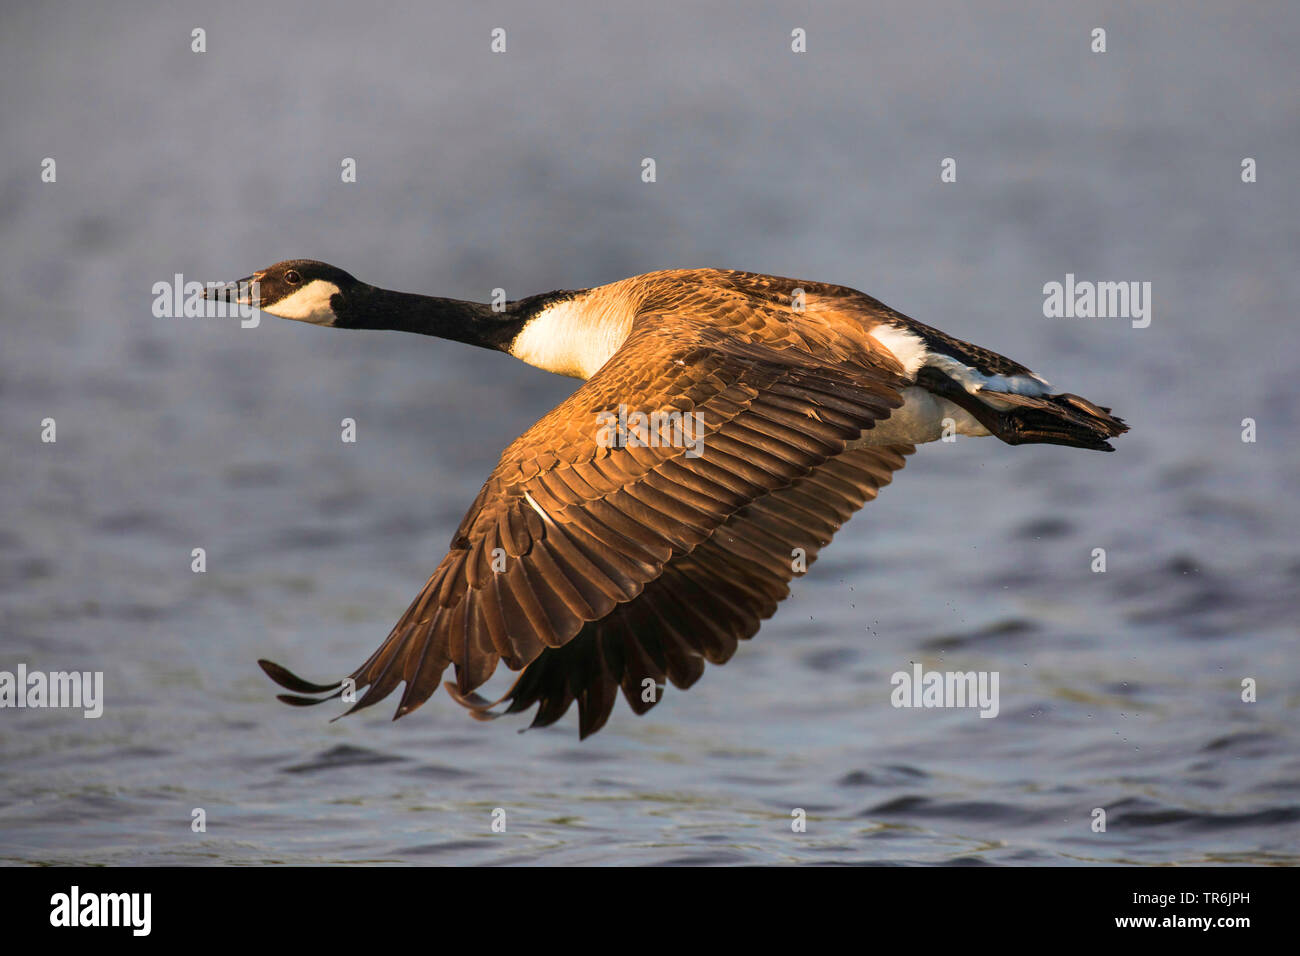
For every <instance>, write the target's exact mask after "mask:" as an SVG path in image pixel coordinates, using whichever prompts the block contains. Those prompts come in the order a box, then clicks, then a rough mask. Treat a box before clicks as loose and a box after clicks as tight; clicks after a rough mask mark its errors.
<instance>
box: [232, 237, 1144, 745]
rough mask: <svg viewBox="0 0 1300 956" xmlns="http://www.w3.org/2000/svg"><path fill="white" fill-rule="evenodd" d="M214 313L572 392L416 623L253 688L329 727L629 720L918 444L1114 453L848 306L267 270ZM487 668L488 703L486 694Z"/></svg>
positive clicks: (752, 625)
mask: <svg viewBox="0 0 1300 956" xmlns="http://www.w3.org/2000/svg"><path fill="white" fill-rule="evenodd" d="M208 297H209V298H217V299H222V300H224V301H226V302H229V303H239V304H242V305H246V306H255V307H257V308H259V309H261V311H263V312H265V313H267V314H269V315H274V316H279V317H280V318H285V319H295V320H298V321H301V322H309V323H312V324H315V325H323V326H331V327H334V328H344V329H396V330H401V331H406V332H418V333H421V334H424V335H433V336H437V337H439V338H444V339H452V340H454V341H456V342H464V343H467V344H470V345H478V346H482V347H486V348H492V349H497V350H500V351H503V352H508V353H509V354H511V355H513V356H514V357H516V358H518V359H520V360H522V361H524V362H527V363H528V364H530V365H534V366H537V367H538V368H542V369H546V370H547V371H550V372H555V373H557V374H560V375H567V376H572V377H574V378H579V379H583V380H584V384H583V385H581V386H580V387H579V388H578V389H577V390H576V391H575V392H574V393H573V394H572V395H570V396H569V397H568V398H567V399H566V400H565V401H563V402H561V403H560V404H559V405H558V406H557V407H556V408H554V409H553V410H552V411H550V412H548V413H547V414H546V415H545V416H543V417H542V419H541V420H540V421H538V422H537V423H536V424H535V425H533V426H532V427H531V428H529V429H528V430H527V431H526V432H524V433H523V435H521V436H520V437H519V438H518V439H516V440H515V441H514V442H513V443H511V444H510V446H509V447H508V448H506V450H505V451H504V452H503V453H502V455H501V460H500V462H499V463H498V464H497V466H496V468H495V469H494V470H493V471H492V473H491V474H490V475H489V476H488V479H487V481H486V482H485V483H484V485H483V488H482V490H481V491H480V492H479V494H478V497H477V498H476V499H475V500H474V503H473V504H472V505H470V508H469V512H468V513H467V514H466V515H465V518H464V520H463V521H462V522H461V523H460V527H459V528H457V529H456V532H455V534H453V535H452V539H451V546H450V549H449V550H448V552H447V555H446V556H445V557H444V558H443V559H442V561H441V562H440V563H439V564H438V566H437V568H436V569H435V570H434V572H433V574H432V575H431V576H430V577H429V580H428V581H427V582H426V583H425V585H424V587H423V588H422V589H421V590H420V593H419V594H418V595H417V596H416V598H415V600H414V601H412V602H411V605H410V607H408V608H407V609H406V612H405V613H404V614H403V615H402V616H401V618H400V619H399V620H398V622H397V624H396V625H395V626H394V627H393V629H392V631H391V632H390V633H389V635H388V637H386V638H385V639H384V641H383V643H381V644H380V645H379V647H378V648H377V649H376V650H375V652H374V653H373V654H371V655H370V657H369V658H368V659H367V660H366V661H365V663H363V664H362V665H361V666H360V667H358V668H357V669H356V670H355V671H353V672H352V674H351V675H349V677H347V678H344V679H342V680H340V681H338V682H336V683H333V684H315V683H311V682H309V681H306V680H303V679H302V678H300V677H298V676H297V675H295V674H293V673H291V672H290V671H289V670H287V669H285V668H284V667H281V666H280V665H278V664H274V663H272V662H270V661H259V663H260V665H261V666H262V668H263V670H264V671H265V672H266V673H267V674H268V675H269V676H270V677H271V679H272V680H274V681H275V682H276V683H277V684H279V685H280V686H281V687H283V688H284V689H286V690H287V691H289V692H290V693H288V694H281V695H280V699H281V700H283V701H285V702H287V703H290V704H295V705H307V704H316V703H320V702H322V701H324V700H329V699H332V698H334V697H338V696H340V695H345V701H354V703H353V706H352V707H351V709H350V710H348V711H346V713H352V712H353V711H356V710H359V709H361V708H363V707H368V706H370V705H371V704H374V703H376V702H378V701H380V700H382V699H384V698H385V697H387V696H388V695H390V694H391V693H392V692H393V691H394V690H396V689H397V687H398V686H399V685H402V684H404V685H405V687H404V690H403V692H402V696H401V701H400V703H399V704H398V706H397V712H396V715H395V716H394V719H396V718H397V717H401V716H403V715H405V714H407V713H410V712H411V711H412V710H414V709H415V708H417V707H419V706H420V705H421V704H423V703H424V702H425V701H426V700H428V699H429V697H430V695H432V694H433V693H434V691H435V690H436V689H437V687H438V685H439V683H443V678H444V675H445V674H447V671H448V667H450V668H451V676H452V678H453V679H450V680H447V681H446V682H445V683H444V686H445V687H446V689H447V691H448V693H449V694H450V696H451V697H453V698H454V699H455V700H456V701H458V702H459V703H460V704H462V705H463V706H465V707H466V708H468V709H469V711H470V713H471V714H472V715H474V716H475V717H479V718H482V719H490V718H493V717H496V716H499V715H500V714H502V713H514V712H519V711H523V710H526V709H528V708H530V707H532V706H533V705H538V707H537V713H536V715H535V717H534V719H533V722H532V725H531V726H545V725H548V724H551V723H554V722H555V721H556V720H558V719H559V718H560V717H561V716H562V715H563V714H564V713H565V712H566V711H567V710H568V709H569V707H570V706H571V705H572V704H573V703H574V702H575V701H576V702H577V704H578V729H579V734H580V735H581V736H582V737H584V738H585V737H587V736H588V735H590V734H592V733H594V732H595V731H597V730H599V729H600V728H601V727H602V726H603V725H604V724H605V722H606V720H607V719H608V718H609V714H610V711H611V709H612V708H613V706H614V701H615V698H616V697H617V695H618V692H619V691H620V690H621V691H622V693H623V696H624V697H625V699H626V700H627V702H628V704H629V706H630V707H631V709H632V710H633V711H634V712H636V713H637V714H642V713H645V712H646V711H647V710H649V709H650V708H651V707H653V706H654V705H655V703H657V702H658V701H659V699H660V698H661V697H662V694H663V690H664V688H665V686H666V683H667V682H671V683H672V684H673V685H674V686H676V687H678V688H682V689H684V688H687V687H690V686H691V685H692V684H693V683H695V681H696V680H698V679H699V677H700V676H701V674H702V673H703V671H704V665H705V662H706V661H707V662H709V663H713V664H722V663H725V662H726V661H727V660H728V659H729V658H730V657H731V655H732V654H733V653H735V650H736V647H737V643H738V642H739V641H741V640H745V639H747V638H750V637H752V636H753V635H754V634H755V632H757V631H758V628H759V625H760V623H761V622H762V621H763V620H765V619H766V618H768V617H770V616H771V615H772V614H774V613H775V612H776V608H777V605H778V603H779V602H780V601H781V600H782V598H784V597H785V596H786V595H787V594H788V593H789V582H790V581H791V579H792V578H794V577H796V576H797V575H798V574H801V573H802V571H803V570H804V569H805V568H806V567H807V566H808V565H810V564H811V563H812V562H813V561H814V560H815V559H816V557H817V552H818V549H820V548H822V547H824V546H825V545H826V544H828V543H829V542H830V540H831V537H832V535H834V533H835V532H836V530H838V529H839V527H840V525H842V524H843V523H844V522H845V521H847V520H848V519H849V517H850V516H851V515H853V513H854V512H856V511H857V510H858V509H859V508H861V507H862V506H863V505H864V504H865V503H866V502H868V501H870V500H871V499H872V498H874V497H875V496H876V493H877V492H878V491H879V490H880V488H881V487H883V486H884V485H886V484H888V483H889V482H890V480H891V479H892V478H893V473H894V472H895V471H897V470H898V469H900V468H902V467H903V464H904V461H905V459H906V457H907V456H908V455H910V454H912V452H913V450H914V446H915V445H917V444H920V443H923V442H931V441H935V440H937V439H939V438H941V437H943V435H944V434H945V429H947V431H948V432H949V433H954V432H955V433H957V434H962V435H993V436H996V437H997V438H1000V439H1002V441H1004V442H1006V443H1007V444H1010V445H1020V444H1030V443H1041V442H1046V443H1051V444H1058V445H1067V446H1070V447H1073V448H1091V449H1098V450H1102V451H1111V450H1112V448H1111V445H1110V442H1109V441H1108V439H1110V438H1113V437H1114V436H1116V435H1119V434H1121V433H1122V432H1124V431H1126V430H1127V426H1126V425H1125V424H1124V422H1123V421H1122V420H1121V419H1119V418H1116V417H1115V416H1113V415H1111V414H1110V410H1109V409H1107V408H1103V407H1101V406H1098V405H1094V404H1093V403H1092V402H1090V401H1088V400H1086V399H1084V398H1081V397H1079V396H1078V395H1072V394H1070V393H1068V392H1057V391H1055V390H1053V388H1052V387H1051V385H1049V384H1048V382H1046V381H1045V380H1044V379H1042V378H1040V377H1039V376H1038V375H1036V374H1034V373H1033V372H1031V371H1030V370H1029V369H1028V368H1026V367H1025V366H1023V365H1020V364H1018V363H1016V362H1013V361H1012V360H1010V359H1007V358H1004V357H1003V356H1001V355H998V354H996V353H994V352H991V351H989V350H987V349H984V348H980V347H979V346H975V345H971V344H969V343H967V342H963V341H961V340H959V339H955V338H953V337H951V336H949V335H946V334H944V333H943V332H940V331H939V330H937V329H933V328H931V327H929V326H927V325H922V324H921V323H920V322H916V321H914V320H912V319H909V318H908V317H907V316H905V315H902V314H900V313H898V312H895V311H894V310H893V309H891V308H889V307H888V306H886V305H884V304H883V303H881V302H879V301H877V300H876V299H873V298H871V297H870V296H868V295H865V294H863V293H861V292H858V291H856V290H854V289H850V288H846V287H844V286H838V285H830V284H827V283H822V282H810V281H802V280H795V279H785V278H781V277H778V276H770V275H758V274H754V273H748V272H734V271H728V270H722V269H676V270H670V271H664V272H652V273H648V274H646V275H640V276H634V277H632V278H629V279H623V280H621V281H618V282H613V283H611V284H609V285H603V286H599V287H596V288H591V289H580V290H573V291H557V292H549V293H544V294H541V295H534V296H530V297H528V298H524V299H519V300H517V301H512V302H505V303H499V304H497V305H496V306H493V305H489V304H482V303H477V302H465V301H460V300H456V299H444V298H435V297H432V296H423V295H411V294H407V293H402V292H393V291H389V290H385V289H380V288H376V287H374V286H371V285H367V284H366V283H364V282H361V281H360V280H358V279H355V278H353V277H352V276H351V275H349V274H348V273H347V272H344V271H343V270H342V269H339V268H336V267H334V266H330V265H326V264H325V263H322V262H315V261H312V260H306V259H295V260H291V261H287V262H280V263H277V264H275V265H273V266H271V267H270V268H267V269H265V270H263V271H261V272H258V273H255V274H254V275H252V276H250V277H248V278H247V279H244V280H240V281H239V282H238V283H229V284H226V285H223V286H220V287H217V286H214V287H212V288H210V290H209V292H208ZM499 662H504V663H505V664H506V666H507V667H509V668H510V669H511V670H514V671H518V672H520V673H519V676H518V678H517V680H516V681H515V682H514V684H513V686H512V687H511V688H510V689H509V690H508V691H507V692H506V693H505V695H504V696H503V697H502V698H501V699H500V700H497V701H490V700H487V699H484V698H483V697H482V696H481V695H480V694H478V693H477V690H478V689H479V688H480V687H481V686H482V685H483V684H484V683H485V682H486V681H487V680H488V679H489V678H490V677H491V676H492V674H493V672H494V671H495V670H496V667H497V664H498V663H499Z"/></svg>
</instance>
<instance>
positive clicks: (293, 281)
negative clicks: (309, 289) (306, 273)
mask: <svg viewBox="0 0 1300 956" xmlns="http://www.w3.org/2000/svg"><path fill="white" fill-rule="evenodd" d="M284 281H285V282H287V283H289V285H297V284H298V283H299V282H301V281H302V276H300V275H298V273H296V272H294V271H293V270H292V269H290V270H289V271H288V272H286V273H285V274H284Z"/></svg>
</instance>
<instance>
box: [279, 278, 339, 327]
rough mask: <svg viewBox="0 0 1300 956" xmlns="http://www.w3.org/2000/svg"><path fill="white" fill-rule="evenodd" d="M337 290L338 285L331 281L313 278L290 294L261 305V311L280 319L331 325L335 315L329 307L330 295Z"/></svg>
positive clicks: (334, 293) (336, 292) (335, 293)
mask: <svg viewBox="0 0 1300 956" xmlns="http://www.w3.org/2000/svg"><path fill="white" fill-rule="evenodd" d="M338 292H339V287H338V286H336V285H335V284H334V283H333V282H326V281H325V280H324V279H313V280H312V281H311V282H308V283H307V284H306V285H305V286H303V287H302V288H301V289H299V290H298V291H297V292H294V293H293V294H292V295H287V296H285V297H284V298H283V299H281V300H280V301H278V302H274V303H272V304H271V305H268V306H263V307H262V311H263V312H265V313H267V314H268V315H274V316H276V317H278V318H281V319H295V320H297V321H298V322H310V323H312V324H313V325H333V324H334V318H335V316H334V310H333V309H332V308H331V307H330V297H331V296H334V295H337V294H338Z"/></svg>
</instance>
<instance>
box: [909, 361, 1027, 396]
mask: <svg viewBox="0 0 1300 956" xmlns="http://www.w3.org/2000/svg"><path fill="white" fill-rule="evenodd" d="M925 364H926V365H929V366H931V367H932V368H937V369H938V370H939V371H941V372H943V373H944V374H945V375H947V376H948V377H949V378H951V379H952V380H953V381H955V382H957V383H958V384H959V385H961V387H962V388H964V389H966V391H968V392H970V393H971V394H972V395H974V394H976V393H981V394H982V395H983V396H985V397H987V396H988V393H989V392H1007V393H1009V394H1011V395H1033V396H1038V395H1049V394H1051V391H1052V386H1051V383H1050V382H1048V381H1047V380H1046V379H1043V378H1040V377H1039V376H1037V375H1035V374H1034V373H1033V372H1030V373H1029V374H1028V375H983V374H981V373H980V372H977V371H976V370H975V369H973V368H971V367H970V366H969V365H966V364H965V363H963V362H959V361H957V360H956V359H955V358H952V357H951V356H948V355H937V354H936V355H931V356H930V357H929V359H928V360H927V361H926V363H925Z"/></svg>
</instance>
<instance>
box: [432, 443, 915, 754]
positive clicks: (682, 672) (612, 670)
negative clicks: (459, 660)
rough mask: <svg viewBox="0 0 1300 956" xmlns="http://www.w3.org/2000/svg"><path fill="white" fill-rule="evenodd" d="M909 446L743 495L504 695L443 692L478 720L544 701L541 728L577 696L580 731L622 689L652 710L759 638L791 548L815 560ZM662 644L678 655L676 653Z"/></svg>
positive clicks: (861, 455) (865, 453) (784, 579)
mask: <svg viewBox="0 0 1300 956" xmlns="http://www.w3.org/2000/svg"><path fill="white" fill-rule="evenodd" d="M912 451H913V446H911V445H889V446H880V447H874V448H858V449H854V450H852V451H846V452H845V453H844V454H842V455H839V456H838V457H836V458H833V459H830V460H829V461H827V462H825V463H824V464H822V465H820V466H819V467H817V468H816V469H814V470H813V471H812V472H811V473H810V474H808V475H806V476H805V477H803V478H801V479H799V480H797V481H796V482H794V483H793V484H792V485H789V486H788V487H786V488H783V489H780V490H778V491H774V492H772V493H771V494H769V495H767V496H766V497H764V498H762V499H760V500H758V501H755V502H753V503H752V504H749V505H746V506H745V507H744V508H742V509H741V510H739V511H737V512H735V513H734V514H732V515H731V516H730V517H729V518H728V519H727V520H726V522H724V523H723V524H722V525H721V526H719V527H718V529H717V530H716V531H714V532H713V534H712V535H710V536H709V537H708V538H707V539H706V540H705V541H703V542H702V543H701V544H700V545H699V546H698V547H696V548H695V550H694V551H692V552H691V553H689V554H683V555H680V556H678V557H675V558H673V559H672V560H671V561H669V563H668V565H667V566H666V567H665V568H664V571H663V574H662V575H660V576H659V577H658V578H656V579H655V580H654V581H651V582H650V583H649V584H647V585H646V586H645V589H644V590H643V591H642V592H641V595H640V596H639V597H637V598H635V599H633V600H632V601H629V602H627V603H625V604H621V605H619V606H618V607H617V608H615V609H614V611H613V612H611V613H610V614H609V615H608V616H606V617H605V618H603V619H601V620H599V621H591V622H589V623H587V624H586V625H585V626H584V627H583V629H582V630H581V631H580V632H579V634H578V636H577V637H576V638H574V639H573V640H572V641H570V642H569V643H567V644H565V645H564V646H563V647H560V648H554V649H547V650H545V651H543V652H542V653H541V654H540V655H539V656H538V658H537V659H536V660H535V661H533V663H531V664H529V665H528V666H527V667H526V668H525V669H524V672H523V673H522V674H521V675H520V676H519V679H518V680H517V681H516V682H515V684H514V686H513V687H511V688H510V690H509V691H508V692H507V693H506V694H505V695H504V696H503V697H502V698H501V699H500V700H498V701H495V702H490V701H487V700H485V699H484V698H482V697H480V696H479V695H477V694H462V693H460V692H459V691H458V689H457V688H456V687H455V686H454V685H452V684H450V683H448V684H447V688H448V691H449V692H450V693H451V695H452V696H453V697H454V698H455V699H457V700H458V701H460V702H461V703H462V704H463V705H464V706H466V707H467V708H469V709H470V711H471V713H472V714H473V716H475V717H478V718H480V719H483V720H488V719H492V718H495V717H500V716H502V715H504V714H513V713H519V712H521V711H524V710H527V709H528V708H529V707H532V706H533V705H534V704H538V705H539V706H538V709H537V714H536V716H535V718H534V720H533V722H532V724H531V726H534V727H540V726H545V725H547V724H551V723H553V722H554V721H556V720H558V719H559V718H560V717H562V716H563V715H564V714H565V712H567V711H568V709H569V707H570V706H571V705H572V704H573V703H574V702H575V701H576V702H577V704H578V731H579V734H580V735H581V736H582V737H587V736H588V735H590V734H593V733H595V732H596V731H597V730H599V729H600V728H601V727H603V726H604V725H605V722H606V721H607V720H608V719H609V715H610V712H611V711H612V710H613V707H614V701H615V699H616V697H617V695H618V691H619V690H620V688H621V689H622V692H623V696H624V697H625V699H626V700H627V702H628V705H629V706H630V707H631V708H632V710H633V711H634V712H636V713H638V714H643V713H645V712H646V711H647V710H649V709H650V708H651V707H653V706H654V705H655V704H656V703H657V702H658V701H659V699H660V698H661V697H662V692H663V685H664V683H665V679H667V680H671V681H672V683H673V684H674V685H675V686H677V687H679V688H686V687H689V686H690V685H691V684H692V683H693V682H694V681H695V680H696V679H697V678H698V677H699V676H700V675H701V673H702V672H703V664H704V662H705V661H708V662H709V663H711V664H722V663H725V662H726V661H727V660H728V659H729V658H730V657H731V655H732V654H733V653H734V652H735V650H736V646H737V642H738V641H742V640H747V639H748V638H750V637H752V636H753V635H754V634H755V633H756V632H757V631H758V629H759V626H760V624H761V623H762V621H764V620H766V619H767V618H769V617H771V616H772V615H773V614H774V613H775V612H776V609H777V605H778V603H779V602H780V601H781V600H783V599H784V598H785V597H786V596H787V595H788V594H789V593H790V590H789V582H790V580H791V579H792V578H794V577H795V576H796V574H795V571H794V569H793V568H794V565H793V561H792V556H793V553H794V549H795V548H802V549H803V551H804V553H805V554H806V556H807V564H808V565H809V566H811V564H812V563H813V562H814V561H815V560H816V559H817V554H818V552H819V550H820V549H821V548H822V547H824V546H825V545H827V544H829V543H830V540H831V537H832V536H833V535H834V534H835V532H836V531H837V530H838V529H839V528H840V526H841V525H843V524H844V523H845V522H846V521H848V519H849V518H850V517H851V516H852V515H853V514H854V512H856V511H857V510H858V509H859V508H861V507H862V506H863V505H864V504H866V503H867V502H868V501H870V500H871V499H873V498H874V497H875V496H876V493H877V492H878V491H879V489H880V488H882V487H884V486H885V485H887V484H888V483H889V482H890V481H891V480H893V473H894V472H895V471H896V470H898V469H900V468H902V467H903V465H904V456H905V455H910V454H911V453H912ZM665 648H672V649H674V650H675V651H676V653H675V654H674V655H673V656H672V657H671V658H670V657H669V656H668V654H667V653H666V652H665ZM646 681H650V682H651V683H650V685H649V686H647V684H646ZM503 703H505V704H507V706H506V707H505V708H504V709H503V710H496V709H494V708H496V707H497V706H498V705H500V704H503Z"/></svg>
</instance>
